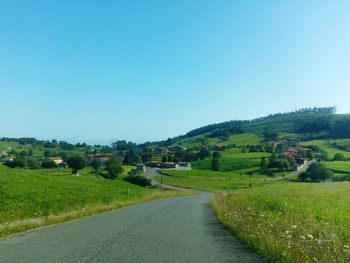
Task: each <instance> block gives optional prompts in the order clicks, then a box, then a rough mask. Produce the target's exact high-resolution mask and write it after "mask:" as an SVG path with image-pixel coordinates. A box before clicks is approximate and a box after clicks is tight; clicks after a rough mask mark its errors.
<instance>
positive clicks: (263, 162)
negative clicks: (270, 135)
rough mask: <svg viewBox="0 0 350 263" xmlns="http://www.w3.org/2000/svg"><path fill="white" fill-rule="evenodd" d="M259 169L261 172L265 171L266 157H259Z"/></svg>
mask: <svg viewBox="0 0 350 263" xmlns="http://www.w3.org/2000/svg"><path fill="white" fill-rule="evenodd" d="M260 169H261V170H266V169H267V160H266V157H261V161H260Z"/></svg>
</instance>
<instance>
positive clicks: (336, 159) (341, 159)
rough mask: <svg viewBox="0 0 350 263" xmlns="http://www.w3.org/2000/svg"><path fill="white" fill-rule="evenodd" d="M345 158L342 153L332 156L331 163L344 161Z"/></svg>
mask: <svg viewBox="0 0 350 263" xmlns="http://www.w3.org/2000/svg"><path fill="white" fill-rule="evenodd" d="M345 160H346V159H345V156H344V154H342V153H337V154H336V155H334V157H333V161H345Z"/></svg>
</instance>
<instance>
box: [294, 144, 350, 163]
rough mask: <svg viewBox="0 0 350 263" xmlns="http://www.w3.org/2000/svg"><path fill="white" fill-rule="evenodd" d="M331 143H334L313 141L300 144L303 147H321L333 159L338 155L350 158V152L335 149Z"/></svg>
mask: <svg viewBox="0 0 350 263" xmlns="http://www.w3.org/2000/svg"><path fill="white" fill-rule="evenodd" d="M338 141H339V140H338ZM331 143H332V141H328V140H313V141H306V142H301V143H300V144H301V145H303V146H310V145H314V146H319V147H320V148H322V149H323V150H325V151H326V152H327V153H328V156H329V158H331V159H332V158H333V157H334V155H335V154H337V153H342V154H343V155H344V156H345V157H346V158H350V152H348V151H344V150H340V149H338V148H336V147H333V146H332V145H331Z"/></svg>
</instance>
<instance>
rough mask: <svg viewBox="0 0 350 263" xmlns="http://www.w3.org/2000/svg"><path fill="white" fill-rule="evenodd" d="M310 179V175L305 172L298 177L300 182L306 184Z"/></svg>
mask: <svg viewBox="0 0 350 263" xmlns="http://www.w3.org/2000/svg"><path fill="white" fill-rule="evenodd" d="M309 177H310V174H309V173H307V172H303V173H300V174H299V175H298V178H299V180H300V181H302V182H305V181H306V180H307V178H309Z"/></svg>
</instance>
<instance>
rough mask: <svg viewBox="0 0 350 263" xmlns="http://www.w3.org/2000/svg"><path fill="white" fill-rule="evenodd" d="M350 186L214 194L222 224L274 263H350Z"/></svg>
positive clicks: (270, 188) (298, 186)
mask: <svg viewBox="0 0 350 263" xmlns="http://www.w3.org/2000/svg"><path fill="white" fill-rule="evenodd" d="M349 193H350V183H349V182H346V183H322V184H302V183H285V184H283V185H280V184H275V185H266V186H263V187H259V188H249V189H244V190H235V191H233V192H228V193H218V194H215V195H214V197H213V198H212V199H211V204H212V206H213V207H214V210H215V211H216V213H217V215H218V217H219V219H220V220H221V221H222V222H223V223H224V224H225V225H226V226H227V227H229V228H230V229H231V230H232V232H233V233H234V234H235V235H236V236H238V237H239V238H241V239H242V240H245V241H247V242H248V243H249V244H250V246H252V247H253V248H255V249H256V250H257V251H259V252H260V253H261V254H262V255H263V256H265V257H266V258H267V259H269V260H270V261H271V262H348V260H349V259H350V232H349V229H350V194H349Z"/></svg>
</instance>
